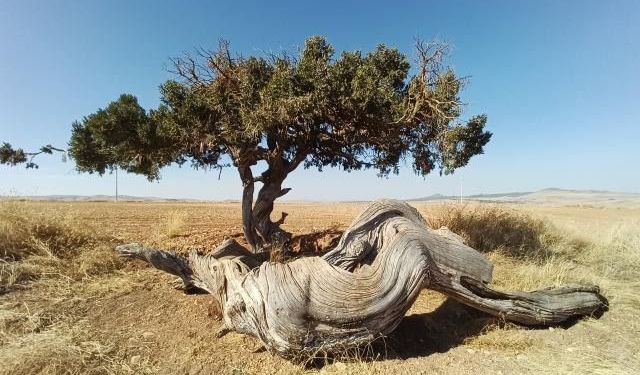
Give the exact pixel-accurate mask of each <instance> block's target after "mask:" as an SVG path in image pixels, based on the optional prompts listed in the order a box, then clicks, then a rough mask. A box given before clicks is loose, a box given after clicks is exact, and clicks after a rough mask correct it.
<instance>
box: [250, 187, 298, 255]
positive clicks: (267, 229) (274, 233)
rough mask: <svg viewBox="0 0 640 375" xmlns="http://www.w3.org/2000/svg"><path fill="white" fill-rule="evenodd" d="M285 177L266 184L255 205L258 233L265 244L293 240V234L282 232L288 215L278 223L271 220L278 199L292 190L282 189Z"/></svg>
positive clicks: (283, 242) (253, 215)
mask: <svg viewBox="0 0 640 375" xmlns="http://www.w3.org/2000/svg"><path fill="white" fill-rule="evenodd" d="M283 181H284V177H282V178H275V179H270V180H268V181H265V182H264V185H262V188H261V189H260V191H259V192H258V197H257V199H256V203H255V204H254V205H253V211H252V217H253V223H254V225H255V228H256V232H257V233H258V235H259V236H260V238H261V240H262V243H264V244H280V245H283V244H286V243H287V242H288V241H289V240H290V239H291V234H290V233H288V232H286V231H284V230H282V228H280V224H281V223H282V222H284V217H286V213H283V217H282V218H281V219H280V220H279V221H278V222H273V221H272V220H271V213H272V212H273V204H274V202H275V200H276V199H278V198H280V197H282V196H283V195H285V194H287V193H288V192H289V191H290V190H291V189H289V188H286V189H283V188H282V182H283Z"/></svg>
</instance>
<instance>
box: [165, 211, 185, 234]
mask: <svg viewBox="0 0 640 375" xmlns="http://www.w3.org/2000/svg"><path fill="white" fill-rule="evenodd" d="M187 217H188V215H187V213H186V212H184V211H173V212H170V213H169V215H168V216H167V218H166V221H165V223H164V226H163V227H162V230H163V233H164V235H165V236H167V237H168V238H176V237H180V236H184V235H185V234H186V233H187V230H188V228H189V226H188V225H187Z"/></svg>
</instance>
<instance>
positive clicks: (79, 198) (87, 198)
mask: <svg viewBox="0 0 640 375" xmlns="http://www.w3.org/2000/svg"><path fill="white" fill-rule="evenodd" d="M9 199H26V200H34V201H64V202H101V201H115V196H113V195H31V196H22V197H9ZM118 200H119V201H123V202H146V201H149V202H201V201H202V200H199V199H181V198H161V197H136V196H132V195H119V196H118Z"/></svg>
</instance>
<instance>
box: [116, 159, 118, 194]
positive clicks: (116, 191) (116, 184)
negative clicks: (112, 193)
mask: <svg viewBox="0 0 640 375" xmlns="http://www.w3.org/2000/svg"><path fill="white" fill-rule="evenodd" d="M117 201H118V167H116V202H117Z"/></svg>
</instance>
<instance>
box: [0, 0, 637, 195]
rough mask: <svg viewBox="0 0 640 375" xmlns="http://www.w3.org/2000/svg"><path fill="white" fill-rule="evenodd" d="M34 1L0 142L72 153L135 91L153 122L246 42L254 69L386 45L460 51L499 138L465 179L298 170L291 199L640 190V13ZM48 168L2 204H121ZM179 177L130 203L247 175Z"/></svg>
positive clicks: (601, 8) (13, 11)
mask: <svg viewBox="0 0 640 375" xmlns="http://www.w3.org/2000/svg"><path fill="white" fill-rule="evenodd" d="M270 3H271V2H265V1H255V2H245V1H233V2H231V1H230V2H226V3H223V2H213V1H209V2H204V1H203V2H198V1H102V2H98V1H28V0H20V1H14V0H2V2H0V141H8V142H10V143H12V144H14V145H16V146H22V147H24V148H26V149H34V148H37V147H38V146H39V145H42V144H46V143H53V144H55V145H62V146H65V145H66V143H67V141H68V138H69V135H70V128H71V123H72V122H73V121H74V120H78V119H81V118H82V117H83V116H84V115H87V114H89V113H91V112H93V111H95V110H96V109H97V108H99V107H103V106H105V104H106V103H108V102H109V101H111V100H113V99H115V98H117V96H118V95H119V94H120V93H123V92H127V93H132V94H134V95H136V96H137V97H138V99H139V100H140V102H141V103H142V104H143V105H144V106H145V107H147V108H149V107H154V106H156V105H157V104H158V102H159V93H158V85H160V84H161V83H162V82H163V81H164V80H166V79H168V78H171V74H170V73H168V72H167V69H168V67H169V60H168V59H169V57H174V56H179V55H181V54H182V53H183V52H188V51H191V50H192V49H193V48H194V47H198V46H204V47H207V46H215V45H216V43H217V41H218V39H220V38H225V39H228V40H230V41H231V44H232V48H233V49H234V50H235V51H237V52H240V53H242V54H244V55H248V54H259V53H261V52H262V51H279V50H282V49H286V50H289V51H295V50H296V49H297V48H298V47H299V46H301V45H302V44H303V42H304V39H305V38H306V37H308V36H311V35H324V36H326V37H327V38H328V39H329V40H330V42H331V43H333V44H334V46H335V47H336V49H337V50H343V49H361V50H365V51H366V50H369V49H371V48H373V47H375V45H376V44H378V43H385V44H388V45H391V46H396V47H398V48H399V49H400V50H402V51H405V52H407V53H411V52H412V48H413V39H414V38H415V37H421V38H423V39H433V38H436V39H439V40H444V41H447V42H448V43H450V44H451V45H452V47H453V49H452V55H451V60H450V63H451V65H452V66H453V67H454V68H455V69H456V71H457V72H458V73H459V74H461V75H468V76H471V81H470V84H469V85H468V86H467V88H466V90H465V92H464V97H463V99H464V100H465V102H467V103H468V105H467V107H466V114H465V115H466V116H470V115H473V114H477V113H486V114H487V115H488V118H489V121H488V129H489V130H490V131H492V132H493V133H494V136H493V139H492V140H491V142H490V143H489V144H488V145H487V147H486V148H485V154H484V155H481V156H477V157H476V158H474V159H473V160H472V161H471V163H470V164H469V165H468V166H467V167H466V168H464V169H461V170H459V171H458V172H456V174H454V175H453V176H446V177H440V176H438V175H437V173H436V174H434V175H433V176H429V177H427V178H426V179H423V178H421V177H417V176H414V175H413V174H412V172H411V170H410V168H403V169H402V170H401V173H400V175H398V176H391V177H389V178H388V179H379V178H377V177H376V175H375V172H373V171H368V172H354V173H344V172H342V171H340V170H327V171H325V172H323V173H319V172H317V171H315V170H302V169H300V170H298V171H296V172H294V173H293V174H292V175H290V176H289V178H288V180H287V182H285V185H286V186H289V187H292V188H293V190H292V191H291V193H289V195H288V196H287V198H288V199H313V200H347V199H373V198H378V197H394V198H410V197H419V196H425V195H430V194H433V193H442V194H459V192H460V187H461V186H462V189H463V192H464V193H465V194H474V193H492V192H506V191H532V190H537V189H541V188H546V187H560V188H572V189H603V190H614V191H629V192H640V150H639V148H640V126H639V125H640V124H639V121H640V120H639V119H640V104H639V99H640V95H639V88H640V69H639V67H640V22H638V20H639V19H640V2H638V1H535V2H534V1H529V2H524V1H506V0H505V1H416V2H410V1H405V2H395V3H394V2H389V1H379V2H378V1H367V2H351V3H347V2H345V1H317V2H305V1H291V2H277V4H276V5H273V4H270ZM39 163H40V166H41V167H40V169H39V170H25V169H24V168H22V167H13V168H10V167H7V166H0V195H32V194H36V195H44V194H82V195H90V194H112V193H113V190H114V176H110V175H106V176H103V177H98V176H96V175H87V174H84V175H80V174H78V173H76V172H75V171H74V165H73V163H72V162H68V163H62V162H61V161H60V159H59V158H58V157H43V158H40V159H39ZM217 177H218V176H217V173H208V172H205V171H194V170H191V169H189V168H177V167H170V168H167V169H165V170H163V174H162V180H161V181H160V182H159V183H149V182H147V180H146V179H145V178H144V177H141V176H135V175H126V176H125V175H122V174H121V175H120V192H121V194H128V195H145V196H163V197H190V198H199V199H238V198H239V197H240V193H241V191H240V182H239V178H238V177H237V175H236V173H235V172H234V171H233V170H231V169H228V170H225V171H224V172H223V173H222V178H221V180H218V178H217Z"/></svg>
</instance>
